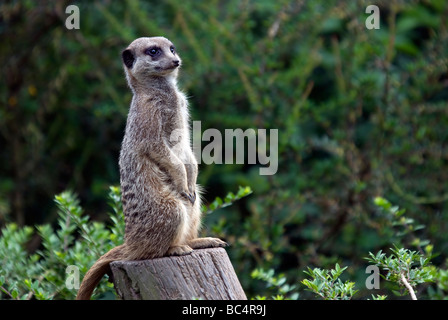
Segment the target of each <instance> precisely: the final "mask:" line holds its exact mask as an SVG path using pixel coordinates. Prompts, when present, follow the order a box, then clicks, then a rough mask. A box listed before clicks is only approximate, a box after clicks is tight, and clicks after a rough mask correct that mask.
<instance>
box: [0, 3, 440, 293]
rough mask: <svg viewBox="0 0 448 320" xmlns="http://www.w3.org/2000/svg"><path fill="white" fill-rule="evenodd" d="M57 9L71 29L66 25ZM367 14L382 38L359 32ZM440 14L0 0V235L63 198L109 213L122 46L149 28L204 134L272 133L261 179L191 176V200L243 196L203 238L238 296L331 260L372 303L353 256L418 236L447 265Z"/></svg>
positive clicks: (211, 168) (404, 8)
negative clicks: (264, 272)
mask: <svg viewBox="0 0 448 320" xmlns="http://www.w3.org/2000/svg"><path fill="white" fill-rule="evenodd" d="M69 4H74V5H76V6H78V8H79V14H80V15H79V17H80V25H79V29H72V30H69V29H67V28H66V25H65V23H66V19H67V18H68V17H69V16H70V14H68V13H66V12H65V9H66V7H67V6H68V5H69ZM370 4H375V5H377V6H378V7H379V9H380V21H379V23H380V29H372V30H369V29H367V28H366V19H368V17H369V16H370V14H367V13H366V12H365V11H366V7H367V6H368V5H370ZM447 18H448V2H447V1H444V0H421V1H411V0H410V1H404V0H393V1H348V0H344V1H305V0H302V1H300V0H297V1H292V0H281V1H271V0H259V1H251V0H230V1H220V0H213V1H176V0H165V1H143V0H142V1H138V0H126V1H108V0H104V1H2V4H0V37H1V40H0V57H1V59H0V63H1V71H2V78H1V85H0V91H1V106H0V146H1V147H0V227H4V226H5V225H6V224H7V223H10V222H14V223H16V224H18V225H19V226H24V225H28V226H34V225H37V224H43V223H49V224H54V223H55V222H56V219H57V207H56V205H55V204H54V201H53V199H54V195H55V194H58V193H60V192H62V191H64V190H73V191H74V192H75V193H77V194H78V195H79V198H80V201H81V204H82V206H83V208H84V211H85V214H87V215H89V216H90V217H91V219H92V220H97V221H105V220H106V219H108V218H107V214H106V213H107V210H108V204H107V194H108V190H109V186H111V185H119V170H118V155H119V151H120V144H121V140H122V138H123V134H124V128H125V123H126V116H127V112H128V108H129V104H130V101H131V96H132V95H131V91H130V90H129V88H128V87H127V84H126V82H125V78H124V72H123V67H122V62H121V56H120V53H121V51H122V50H123V49H124V48H125V47H126V46H127V45H128V44H129V43H130V42H131V41H132V40H134V39H135V38H138V37H141V36H159V35H162V36H165V37H167V38H169V39H170V40H171V41H172V42H173V43H174V44H175V45H176V48H177V51H178V52H179V54H180V56H181V57H182V59H183V67H182V70H181V73H180V78H179V84H180V87H181V88H182V89H183V90H184V91H185V92H186V93H187V95H188V97H189V102H190V108H191V120H192V121H193V120H194V121H201V122H202V130H206V129H207V128H216V129H218V130H220V131H221V132H224V129H236V128H241V129H243V130H245V129H248V128H253V129H268V130H269V129H278V136H279V146H278V158H279V165H278V171H277V173H276V174H275V175H272V176H260V175H259V168H260V167H259V166H258V165H249V164H246V165H237V164H227V165H225V164H215V165H204V164H202V165H201V166H200V174H199V183H200V184H202V185H203V186H204V188H205V190H206V193H205V203H209V202H211V201H213V200H214V198H215V197H216V196H221V197H222V196H225V195H226V194H227V193H228V192H231V191H232V192H235V191H237V190H238V186H250V187H251V188H252V190H253V193H252V194H251V195H250V196H249V197H246V198H244V199H242V200H240V201H238V202H236V203H235V204H234V205H232V206H230V207H227V208H224V209H220V210H217V211H215V212H213V213H212V214H209V215H207V216H206V217H205V220H204V225H205V227H204V233H207V234H209V235H213V236H219V237H222V238H224V239H225V240H226V241H228V242H229V243H230V244H231V247H230V248H229V249H228V253H229V255H230V257H231V260H232V263H233V265H234V267H235V269H236V272H237V274H238V276H239V278H240V281H241V283H242V285H243V288H244V289H245V291H246V293H247V294H248V296H252V295H254V294H257V293H260V292H261V293H262V292H263V290H264V289H263V288H264V287H263V286H264V284H263V283H259V282H256V281H254V280H253V279H251V277H250V273H251V271H252V270H253V269H255V268H264V269H270V268H272V269H274V270H275V271H276V272H281V273H284V274H285V275H286V277H287V278H288V281H290V282H291V283H297V281H298V280H300V279H301V278H303V273H302V270H304V269H305V268H306V267H308V266H309V267H314V266H318V267H322V268H325V267H331V266H334V264H335V263H336V262H338V263H340V264H342V265H348V266H350V268H349V270H347V272H348V276H349V277H350V278H351V279H353V280H356V281H357V282H359V283H360V284H361V285H360V288H359V289H361V293H360V297H363V295H364V294H366V295H367V294H368V295H370V292H366V293H363V292H362V289H363V283H364V281H365V278H366V274H365V268H366V266H367V262H366V261H365V260H364V257H366V256H367V255H368V252H369V251H372V252H375V251H378V250H380V249H383V250H387V249H388V248H390V247H392V245H393V244H396V245H402V246H405V247H408V248H413V249H416V250H420V251H422V252H425V250H426V252H427V251H428V248H427V246H428V244H431V245H432V246H433V249H432V248H431V250H432V252H433V254H434V255H435V257H434V258H433V260H432V262H433V264H434V265H436V266H438V267H441V268H445V267H446V259H447V256H448V228H447V227H448V208H447V201H448V183H447V181H448V130H447V128H448V106H447V98H448V88H447V87H448V29H447V28H448V23H447ZM204 145H205V142H204V143H203V146H204ZM376 197H383V198H385V199H387V200H389V201H390V202H391V203H392V204H393V205H396V206H399V207H400V208H404V209H405V210H406V217H407V219H410V220H408V221H401V222H400V221H399V220H394V219H393V218H392V217H391V216H390V215H388V214H386V213H385V212H384V210H381V208H379V207H378V206H377V205H375V203H374V199H375V198H376ZM398 228H404V229H406V228H408V229H409V228H411V229H412V230H411V231H412V233H400V232H399V231H400V230H398ZM417 229H419V230H417ZM408 231H409V230H408ZM38 246H39V243H38V241H37V242H36V241H34V244H33V245H30V248H29V250H35V249H36V248H37V247H38ZM304 297H305V295H304Z"/></svg>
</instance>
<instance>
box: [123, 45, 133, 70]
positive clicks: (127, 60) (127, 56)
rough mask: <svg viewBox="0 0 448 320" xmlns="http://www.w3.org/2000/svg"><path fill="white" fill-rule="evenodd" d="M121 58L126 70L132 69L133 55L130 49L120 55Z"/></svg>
mask: <svg viewBox="0 0 448 320" xmlns="http://www.w3.org/2000/svg"><path fill="white" fill-rule="evenodd" d="M121 57H122V58H123V63H124V64H125V66H126V67H128V69H132V66H133V65H134V61H135V58H134V54H133V53H132V51H131V50H130V49H126V50H124V51H123V52H122V53H121Z"/></svg>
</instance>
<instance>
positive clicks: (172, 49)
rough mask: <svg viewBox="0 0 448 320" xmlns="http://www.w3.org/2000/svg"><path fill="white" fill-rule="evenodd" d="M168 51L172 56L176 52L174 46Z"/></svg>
mask: <svg viewBox="0 0 448 320" xmlns="http://www.w3.org/2000/svg"><path fill="white" fill-rule="evenodd" d="M170 51H171V53H172V54H174V53H175V52H176V48H175V47H174V46H171V47H170Z"/></svg>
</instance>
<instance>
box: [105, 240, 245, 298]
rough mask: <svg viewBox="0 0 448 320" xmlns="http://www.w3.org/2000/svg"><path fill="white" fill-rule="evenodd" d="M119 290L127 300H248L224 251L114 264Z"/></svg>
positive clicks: (195, 251) (115, 283)
mask: <svg viewBox="0 0 448 320" xmlns="http://www.w3.org/2000/svg"><path fill="white" fill-rule="evenodd" d="M110 266H111V269H112V274H113V279H114V285H115V290H116V291H117V293H118V296H119V297H120V298H121V299H123V300H190V299H204V300H246V299H247V298H246V295H245V293H244V291H243V289H242V287H241V284H240V282H239V281H238V278H237V276H236V274H235V270H234V269H233V266H232V263H231V262H230V259H229V257H228V255H227V252H226V251H225V250H224V249H223V248H211V249H200V250H194V251H193V252H192V253H191V254H189V255H185V256H171V257H163V258H157V259H151V260H141V261H114V262H112V263H111V264H110Z"/></svg>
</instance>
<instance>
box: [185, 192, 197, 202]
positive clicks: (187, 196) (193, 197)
mask: <svg viewBox="0 0 448 320" xmlns="http://www.w3.org/2000/svg"><path fill="white" fill-rule="evenodd" d="M182 195H183V196H184V197H185V198H187V199H188V200H190V202H191V204H194V202H195V201H196V194H195V193H192V194H189V193H186V192H182Z"/></svg>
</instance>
